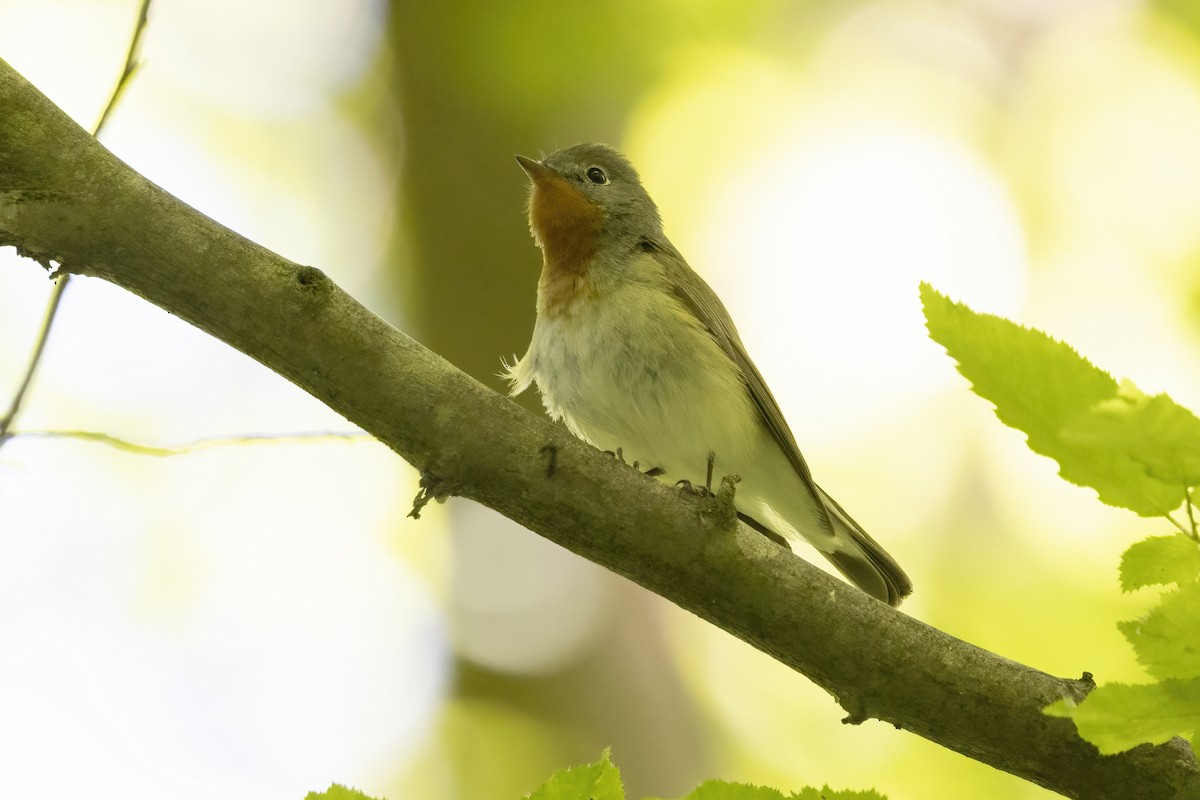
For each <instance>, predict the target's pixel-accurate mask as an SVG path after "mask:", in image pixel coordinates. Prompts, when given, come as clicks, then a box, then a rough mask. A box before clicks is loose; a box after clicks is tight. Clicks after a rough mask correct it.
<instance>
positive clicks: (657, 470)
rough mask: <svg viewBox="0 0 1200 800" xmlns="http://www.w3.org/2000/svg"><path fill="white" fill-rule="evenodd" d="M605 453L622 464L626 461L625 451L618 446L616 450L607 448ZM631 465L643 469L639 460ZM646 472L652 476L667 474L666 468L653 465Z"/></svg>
mask: <svg viewBox="0 0 1200 800" xmlns="http://www.w3.org/2000/svg"><path fill="white" fill-rule="evenodd" d="M604 455H606V456H609V457H611V458H615V459H616V460H617V461H620V462H621V463H622V464H624V463H625V453H624V452H622V451H621V448H619V447H618V448H617V450H616V452H613V451H612V450H605V451H604ZM630 466H632V467H633V468H634V469H637V470H640V469H641V464H639V463H638V462H637V461H635V462H633V464H631V465H630ZM644 474H646V475H649V476H650V477H651V478H657V477H658V476H659V475H663V474H666V470H665V469H663V468H662V467H651V468H650V469H648V470H646V471H645V473H644Z"/></svg>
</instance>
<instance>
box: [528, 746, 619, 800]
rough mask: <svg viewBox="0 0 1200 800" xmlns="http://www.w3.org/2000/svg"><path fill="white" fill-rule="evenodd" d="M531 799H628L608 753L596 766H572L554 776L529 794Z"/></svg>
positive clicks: (593, 764)
mask: <svg viewBox="0 0 1200 800" xmlns="http://www.w3.org/2000/svg"><path fill="white" fill-rule="evenodd" d="M525 797H526V798H528V800H625V789H624V787H622V786H621V773H620V771H619V770H617V768H616V767H615V766H613V763H612V761H611V760H610V759H609V751H608V750H605V751H604V753H603V754H602V755H601V756H600V760H599V761H596V762H594V763H592V764H583V765H582V766H578V767H569V768H567V769H564V770H560V771H558V772H556V773H554V774H553V775H551V776H550V780H548V781H546V782H545V783H543V784H542V785H541V787H540V788H538V789H537V790H536V791H534V792H532V793H530V794H527V795H525Z"/></svg>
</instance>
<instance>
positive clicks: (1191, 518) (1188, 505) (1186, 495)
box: [1183, 486, 1200, 540]
mask: <svg viewBox="0 0 1200 800" xmlns="http://www.w3.org/2000/svg"><path fill="white" fill-rule="evenodd" d="M1183 500H1184V503H1183V507H1184V508H1185V509H1187V515H1188V527H1190V528H1191V529H1192V530H1191V532H1190V533H1189V534H1188V535H1189V536H1191V537H1192V539H1193V540H1197V539H1198V538H1200V537H1197V534H1196V517H1195V515H1194V514H1193V513H1192V506H1193V505H1194V503H1193V502H1192V487H1190V486H1185V487H1183Z"/></svg>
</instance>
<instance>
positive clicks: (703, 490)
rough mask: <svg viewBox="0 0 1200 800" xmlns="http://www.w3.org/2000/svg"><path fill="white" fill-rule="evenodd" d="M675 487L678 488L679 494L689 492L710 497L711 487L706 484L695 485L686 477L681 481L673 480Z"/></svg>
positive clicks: (697, 495) (711, 494)
mask: <svg viewBox="0 0 1200 800" xmlns="http://www.w3.org/2000/svg"><path fill="white" fill-rule="evenodd" d="M675 487H676V488H677V489H679V492H680V494H685V493H686V494H690V495H693V496H695V497H712V496H713V493H712V489H709V488H708V487H707V486H697V485H696V484H694V483H692V482H691V481H689V480H687V479H686V478H685V479H684V480H681V481H675Z"/></svg>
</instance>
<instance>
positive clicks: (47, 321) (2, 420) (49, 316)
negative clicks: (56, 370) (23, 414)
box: [0, 277, 67, 447]
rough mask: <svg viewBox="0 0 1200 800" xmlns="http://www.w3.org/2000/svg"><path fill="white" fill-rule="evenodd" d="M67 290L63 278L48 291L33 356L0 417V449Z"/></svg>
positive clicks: (27, 389) (23, 397) (18, 408)
mask: <svg viewBox="0 0 1200 800" xmlns="http://www.w3.org/2000/svg"><path fill="white" fill-rule="evenodd" d="M66 288H67V278H66V277H63V278H61V279H60V280H59V281H58V282H56V283H55V284H54V288H53V289H52V290H51V291H50V301H49V302H48V303H47V304H46V314H45V316H43V317H42V327H41V329H40V330H39V331H38V337H37V341H36V342H34V345H33V355H32V356H31V357H30V359H29V364H28V366H26V367H25V375H24V377H22V379H21V385H20V386H18V387H17V391H16V393H15V394H14V395H13V399H12V402H11V403H10V404H9V406H8V411H6V412H5V413H4V416H3V417H0V447H3V446H4V443H5V442H6V441H8V439H10V438H11V436H10V434H9V432H8V431H9V428H11V427H12V424H13V421H14V420H15V419H16V418H17V413H18V412H19V411H20V410H21V402H22V401H23V400H24V399H25V395H26V393H28V391H29V384H31V383H32V382H33V375H34V373H35V372H37V366H38V362H39V361H41V360H42V351H43V350H45V349H46V340H47V339H49V338H50V327H51V326H52V325H53V324H54V315H55V314H56V313H57V312H58V303H59V301H60V300H62V296H63V291H64V290H65V289H66Z"/></svg>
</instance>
